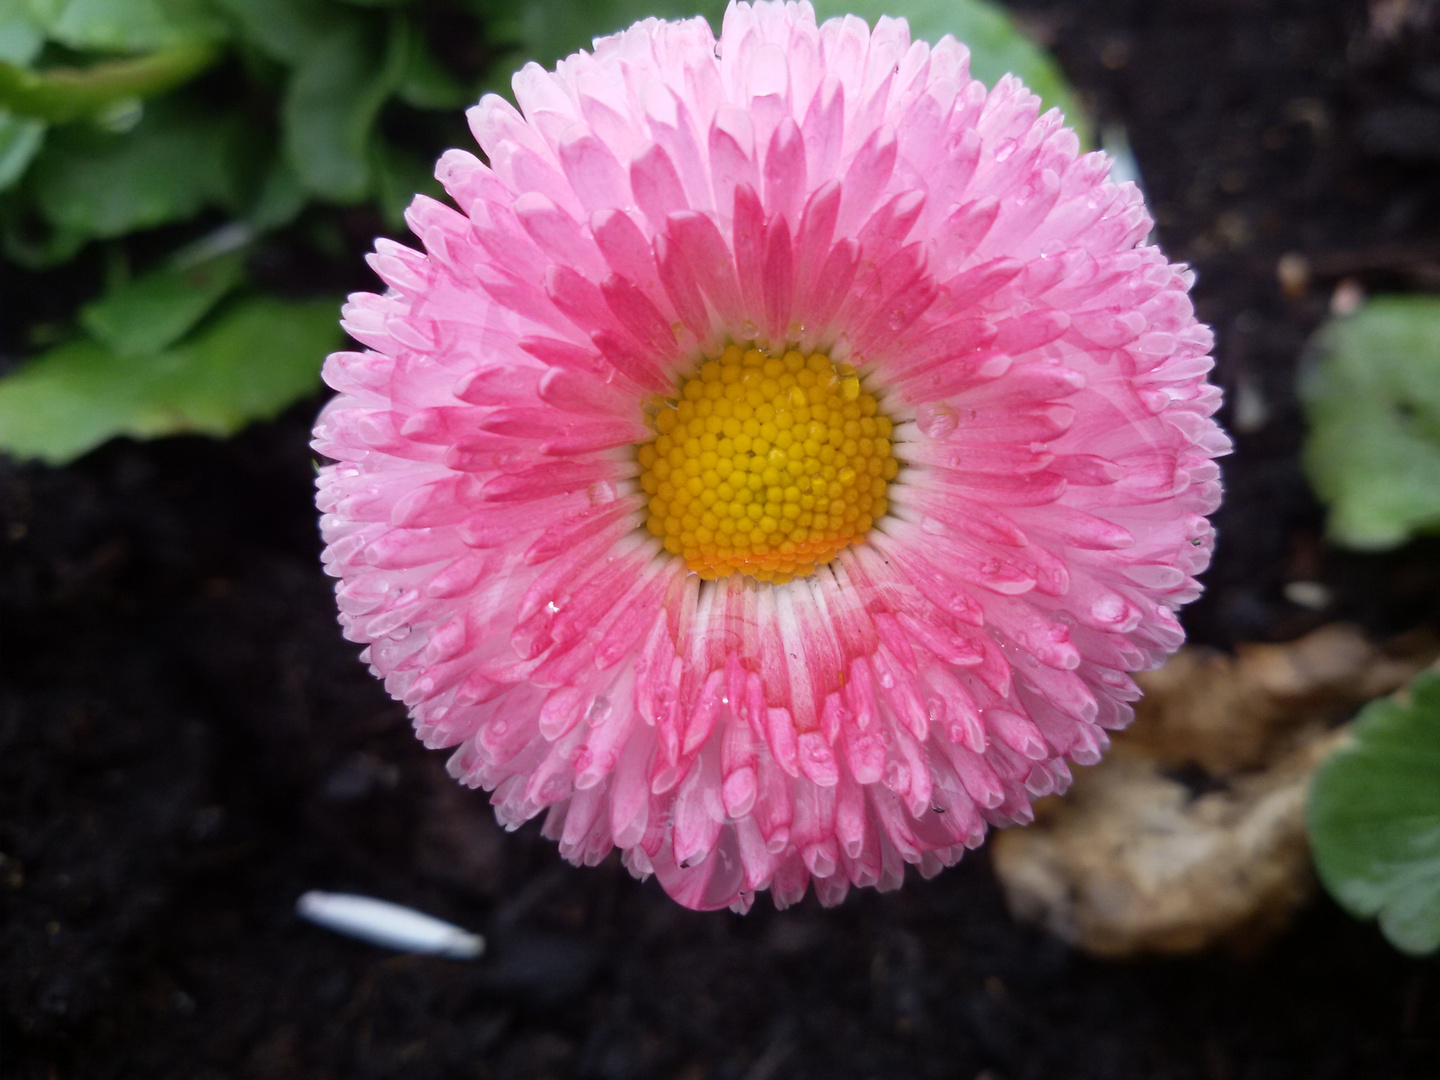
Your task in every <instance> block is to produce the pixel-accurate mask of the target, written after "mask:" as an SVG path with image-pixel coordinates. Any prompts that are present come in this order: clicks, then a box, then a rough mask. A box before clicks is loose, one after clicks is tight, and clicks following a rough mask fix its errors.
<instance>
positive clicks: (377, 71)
mask: <svg viewBox="0 0 1440 1080" xmlns="http://www.w3.org/2000/svg"><path fill="white" fill-rule="evenodd" d="M389 25H390V33H389V34H382V33H380V30H381V26H380V24H377V23H376V22H375V21H373V20H370V19H363V18H360V17H358V16H357V17H356V18H355V19H352V20H347V21H346V22H344V23H343V24H341V25H339V26H338V27H337V28H336V29H335V30H334V31H333V32H331V33H329V34H327V35H326V36H324V37H323V38H321V39H320V40H319V41H318V42H317V43H316V45H315V46H314V48H313V49H312V50H311V52H310V53H309V55H308V56H306V57H305V58H304V59H303V60H302V61H301V62H300V64H299V66H298V67H296V69H295V72H294V74H293V75H292V76H291V79H290V85H289V87H288V88H287V90H286V94H285V102H284V104H283V105H282V107H281V118H282V123H283V126H284V140H285V152H286V156H287V158H288V160H289V162H290V166H291V168H293V169H294V170H295V175H296V176H297V177H299V179H300V183H301V186H303V187H304V188H305V189H306V190H307V191H309V192H311V193H312V194H315V195H319V196H321V197H323V198H327V199H332V200H334V201H336V202H341V203H353V202H358V201H360V200H361V199H363V198H365V196H366V195H368V194H369V193H370V189H371V180H372V177H371V174H370V136H371V133H372V132H373V130H374V127H375V118H376V117H377V116H378V115H379V112H380V106H381V105H383V104H384V103H385V99H386V98H388V97H389V96H390V95H391V93H392V92H393V91H394V90H395V87H396V86H397V85H399V82H400V78H401V76H402V74H403V73H404V70H405V60H406V57H407V55H408V53H409V28H408V24H406V23H405V22H404V21H403V20H400V19H395V20H392V21H391V22H390V24H389Z"/></svg>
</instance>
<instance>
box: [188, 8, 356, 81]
mask: <svg viewBox="0 0 1440 1080" xmlns="http://www.w3.org/2000/svg"><path fill="white" fill-rule="evenodd" d="M214 3H215V6H216V7H217V8H219V9H220V10H221V11H223V12H225V13H226V14H227V15H228V16H229V17H230V18H231V20H232V21H233V22H234V24H235V26H236V27H237V29H238V30H239V32H240V34H241V36H242V37H244V38H245V40H247V41H249V42H250V43H251V44H252V45H254V46H255V47H256V48H257V49H259V50H260V51H261V52H262V53H264V54H265V55H266V56H268V57H270V58H271V59H272V60H278V61H279V62H280V63H282V64H287V65H292V66H293V65H295V64H298V63H300V62H301V61H302V60H304V59H305V57H306V56H308V55H309V54H310V53H311V52H312V51H313V50H314V48H315V46H316V45H318V44H319V43H320V41H321V40H322V39H324V38H325V37H326V36H327V35H329V34H332V33H334V32H335V30H336V29H337V28H338V27H340V26H342V25H344V23H345V22H346V20H347V19H348V18H349V17H350V16H349V15H348V14H347V12H346V11H345V10H344V9H343V8H339V7H337V6H336V5H335V4H332V3H329V2H328V0H214Z"/></svg>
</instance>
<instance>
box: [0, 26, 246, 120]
mask: <svg viewBox="0 0 1440 1080" xmlns="http://www.w3.org/2000/svg"><path fill="white" fill-rule="evenodd" d="M219 55H220V54H219V51H218V50H217V49H215V47H214V46H211V45H205V44H191V45H177V46H176V47H175V48H173V49H166V50H164V51H161V52H156V53H151V54H150V55H149V56H141V57H136V58H134V59H126V60H106V61H102V62H101V63H98V64H93V65H91V66H90V67H87V68H50V69H48V70H45V71H31V70H30V69H29V68H25V67H21V66H19V65H18V64H12V63H9V62H8V61H3V60H0V108H4V109H8V110H9V111H10V112H12V113H14V114H15V115H17V116H32V117H35V118H37V119H40V120H49V121H50V122H52V123H66V122H68V121H71V120H78V119H80V118H82V117H87V116H97V115H100V114H102V113H104V112H106V111H108V110H109V109H111V108H113V107H114V106H115V105H117V104H119V103H121V102H125V101H131V100H135V99H140V98H148V97H154V96H156V95H157V94H161V93H164V92H165V91H166V90H171V89H174V88H175V87H177V86H179V85H180V84H181V83H184V82H187V81H188V80H190V79H193V78H194V77H195V76H196V75H198V74H200V72H202V71H204V70H205V69H206V68H207V67H209V66H210V65H211V64H212V63H214V62H215V59H216V58H217V57H218V56H219Z"/></svg>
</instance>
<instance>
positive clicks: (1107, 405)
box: [315, 3, 1228, 910]
mask: <svg viewBox="0 0 1440 1080" xmlns="http://www.w3.org/2000/svg"><path fill="white" fill-rule="evenodd" d="M968 58H969V54H968V53H967V51H966V49H965V47H964V46H963V45H961V44H959V43H958V42H956V41H954V40H953V39H951V38H945V39H943V40H942V41H940V42H939V43H937V44H935V45H933V46H932V45H927V44H926V43H924V42H919V41H916V42H912V41H911V40H910V36H909V31H908V29H907V27H906V24H905V23H904V22H903V21H900V20H892V19H881V20H880V22H879V23H878V24H877V25H876V26H875V28H874V29H873V30H871V29H869V28H868V27H867V26H866V24H865V23H864V22H863V21H861V20H860V19H858V18H855V17H848V18H845V19H835V20H832V21H829V22H827V23H825V24H824V25H821V26H817V25H816V22H815V17H814V13H813V11H812V10H811V8H810V6H809V4H807V3H788V4H781V3H757V4H755V5H753V6H751V5H748V4H743V3H732V5H731V6H730V9H729V10H728V11H727V13H726V16H725V24H724V30H723V32H722V33H721V35H720V37H719V39H718V40H717V39H716V38H715V37H714V36H713V35H712V33H711V30H710V28H709V27H708V26H707V25H706V23H705V22H704V21H703V20H701V19H691V20H689V21H684V22H663V21H659V20H655V19H649V20H646V21H644V22H640V23H637V24H636V25H635V26H633V27H631V28H630V29H629V30H627V31H625V32H623V33H621V34H617V35H615V36H614V37H609V38H605V39H603V40H599V41H597V42H596V43H595V51H594V52H593V53H584V52H582V53H577V54H575V55H574V56H571V57H569V58H568V59H566V60H563V61H561V62H560V64H559V65H558V66H557V69H556V70H555V71H554V72H553V73H552V72H547V71H544V70H542V69H541V68H540V67H538V66H537V65H534V64H531V65H529V66H527V67H526V68H525V69H524V70H522V71H521V72H520V73H519V74H517V75H516V76H515V80H514V88H515V96H516V99H517V100H518V101H519V103H520V111H519V112H517V111H516V110H515V109H514V108H512V107H511V106H510V105H509V104H507V103H506V102H505V101H504V100H502V99H501V98H499V97H494V96H491V97H487V98H485V99H484V100H483V101H481V102H480V104H479V105H477V106H476V107H475V108H474V109H472V110H471V112H470V123H471V128H472V130H473V131H474V133H475V137H476V139H477V141H478V142H479V144H480V147H481V149H482V150H483V151H484V153H485V156H486V157H487V158H488V165H487V164H485V163H482V162H481V161H480V160H479V159H478V158H477V157H475V156H474V155H473V154H470V153H467V152H465V151H462V150H452V151H450V152H448V153H447V154H445V155H444V157H442V158H441V159H440V163H439V167H438V171H437V175H438V177H439V179H440V180H441V182H442V183H443V184H444V185H445V188H446V190H447V191H448V192H449V194H450V196H451V197H452V198H453V199H454V201H455V203H456V204H457V205H458V206H459V208H460V212H457V211H455V210H454V209H451V208H449V207H447V206H444V205H442V204H440V203H438V202H435V201H433V200H430V199H426V198H423V197H421V198H417V199H416V201H415V203H414V205H413V206H412V207H411V210H410V213H409V221H410V224H411V226H412V228H413V229H414V231H415V234H416V236H418V237H419V238H420V240H421V242H422V243H423V245H424V252H423V253H421V252H417V251H413V250H411V249H409V248H407V247H404V246H401V245H399V244H395V243H391V242H389V241H383V240H382V241H380V242H378V243H377V245H376V253H375V255H374V256H373V257H372V259H371V265H372V266H373V267H374V269H375V270H376V272H377V273H378V274H379V275H380V276H381V277H382V278H383V279H384V280H385V282H386V284H387V285H388V286H389V289H388V291H387V292H386V293H385V294H384V295H383V296H380V295H371V294H359V295H356V296H354V297H352V298H351V300H350V303H349V305H348V307H347V308H346V311H345V323H344V325H345V327H346V328H347V330H348V331H349V332H350V334H351V336H352V337H354V338H355V339H356V340H358V341H360V342H361V343H363V344H364V345H365V346H367V351H365V352H346V353H337V354H335V355H334V356H331V357H330V358H329V360H328V361H327V363H326V365H325V378H326V381H327V382H328V383H329V384H330V385H331V386H332V387H334V388H335V389H336V390H337V391H338V392H339V395H340V396H338V397H337V398H335V400H334V401H332V402H331V403H330V404H329V405H328V406H327V407H326V408H325V410H324V412H323V413H322V414H321V416H320V418H319V420H318V422H317V424H316V428H315V447H316V449H318V450H319V451H320V452H321V453H323V454H325V455H327V456H328V457H330V458H332V459H334V461H335V464H332V465H330V466H328V467H326V468H325V469H324V470H322V473H321V477H320V482H319V487H320V495H319V505H320V508H321V510H322V511H323V515H324V516H323V521H322V528H323V531H324V537H325V540H326V543H327V545H328V546H327V548H326V551H325V556H324V558H325V565H326V567H327V569H328V570H329V572H330V573H331V574H333V575H335V576H336V577H338V578H340V584H339V587H338V594H337V595H338V598H339V605H340V611H341V615H340V621H341V623H342V624H343V626H344V628H345V632H346V635H347V636H348V637H350V638H351V639H352V640H356V641H363V642H366V643H367V644H368V647H367V648H366V650H365V653H364V654H363V655H364V656H365V658H366V659H367V661H368V663H369V664H370V667H371V670H372V671H373V672H374V673H375V674H376V675H378V676H380V677H382V678H383V679H384V680H385V685H386V688H387V689H388V690H389V691H390V693H391V694H393V695H394V696H395V697H396V698H398V699H400V700H401V701H403V702H404V703H405V704H406V705H407V706H408V707H409V709H410V713H411V716H412V717H413V719H414V723H415V726H416V729H417V731H418V732H419V735H420V737H421V738H422V739H423V740H424V742H425V743H426V745H428V746H432V747H455V748H456V749H455V752H454V754H453V756H452V757H451V758H450V770H451V772H452V773H453V774H454V775H455V776H456V777H457V778H458V779H460V780H461V781H463V782H464V783H466V784H469V785H471V786H474V787H481V788H484V789H486V790H487V791H491V792H493V795H492V801H493V802H494V804H495V807H496V813H497V814H498V816H499V819H500V821H501V822H502V823H503V824H505V825H506V826H507V827H510V828H514V827H517V826H519V825H520V824H521V823H522V822H524V821H527V820H529V819H530V818H533V817H535V816H536V815H538V814H540V813H542V812H545V813H546V814H547V817H546V822H545V832H546V835H548V836H550V837H552V838H554V839H556V840H558V841H559V845H560V851H561V853H562V854H563V855H564V856H565V857H566V858H568V859H570V860H572V861H574V862H577V863H579V862H584V863H586V864H594V863H596V862H598V861H599V860H600V859H603V858H604V857H605V856H606V854H607V853H608V852H609V851H610V850H611V849H612V848H619V849H620V850H621V852H622V856H623V859H624V862H625V865H626V866H627V867H629V869H630V870H631V871H632V872H634V873H635V874H637V875H646V874H651V873H653V874H655V875H656V876H657V877H658V878H659V880H660V882H661V884H662V885H663V886H664V888H665V889H666V890H667V891H668V892H669V893H670V895H671V896H673V897H674V898H675V899H676V900H678V901H679V902H680V903H682V904H685V905H686V906H689V907H693V908H717V907H724V906H730V907H733V908H736V909H738V910H744V909H746V908H748V907H749V905H750V904H751V903H752V902H753V901H754V897H755V894H756V893H757V892H759V891H762V890H765V889H769V890H770V891H771V893H772V895H773V897H774V899H775V902H776V903H777V904H778V905H781V906H783V905H785V904H789V903H793V902H795V901H796V900H798V899H799V898H800V897H802V896H803V895H804V893H805V890H806V888H807V886H808V885H809V884H810V883H812V882H813V884H814V886H815V891H816V893H817V895H818V896H819V899H820V901H821V902H822V903H825V904H834V903H838V902H839V901H840V900H841V899H842V898H843V897H844V896H845V894H846V891H847V889H848V888H849V886H850V885H852V884H854V885H860V886H866V885H874V886H877V887H879V888H895V887H897V886H898V885H899V884H900V883H901V881H902V879H903V877H904V867H905V865H906V864H907V863H909V864H912V865H915V866H917V867H919V869H920V872H921V873H922V874H924V875H927V876H928V875H931V874H934V873H936V872H937V871H938V870H939V869H940V868H941V867H942V866H946V865H950V864H952V863H954V862H955V861H956V860H957V859H959V858H960V856H961V854H962V853H963V852H964V851H965V849H966V848H971V847H975V846H976V845H978V844H979V843H981V841H982V839H983V838H984V835H985V832H986V829H987V826H989V825H996V826H1000V825H1007V824H1011V823H1015V822H1025V821H1029V820H1030V818H1031V809H1030V800H1031V799H1032V798H1035V797H1037V796H1041V795H1047V794H1050V793H1052V792H1057V791H1061V790H1063V789H1064V788H1065V787H1066V785H1067V784H1069V782H1070V772H1069V769H1068V766H1067V761H1069V762H1075V763H1078V764H1090V763H1092V762H1094V761H1096V760H1097V759H1098V758H1099V757H1100V755H1101V753H1102V752H1103V751H1104V749H1105V747H1106V744H1107V739H1106V730H1107V729H1113V728H1118V727H1121V726H1123V725H1124V724H1125V723H1126V722H1128V721H1129V719H1130V717H1131V715H1132V713H1131V708H1130V706H1129V705H1128V704H1127V703H1128V702H1130V701H1132V700H1134V699H1135V698H1136V697H1137V696H1138V693H1139V691H1138V690H1137V689H1136V686H1135V683H1134V682H1133V681H1132V680H1131V679H1130V677H1129V675H1128V674H1127V673H1128V672H1131V671H1135V670H1137V669H1141V668H1148V667H1153V666H1155V665H1156V664H1158V663H1160V662H1161V660H1162V659H1163V658H1164V657H1165V656H1166V655H1167V654H1168V653H1169V652H1171V651H1173V650H1174V649H1175V648H1176V647H1177V646H1178V645H1179V644H1180V643H1181V641H1182V639H1183V637H1184V634H1183V631H1182V630H1181V627H1180V624H1179V623H1178V621H1177V620H1176V617H1175V610H1176V609H1177V608H1178V607H1179V606H1180V605H1182V604H1184V603H1186V602H1187V601H1189V600H1191V599H1193V598H1194V597H1195V596H1196V595H1197V594H1198V592H1199V586H1198V585H1197V584H1196V582H1195V580H1194V576H1193V575H1195V574H1196V573H1198V572H1199V571H1200V570H1201V569H1203V568H1204V567H1205V565H1206V564H1207V562H1208V560H1209V557H1210V549H1211V530H1210V526H1209V524H1208V523H1207V521H1206V519H1205V515H1206V514H1208V513H1209V512H1211V511H1212V510H1214V508H1215V506H1216V505H1217V503H1218V501H1219V498H1220V488H1219V484H1218V481H1217V477H1218V470H1217V468H1216V466H1215V463H1214V462H1213V460H1212V459H1213V458H1214V457H1216V456H1217V455H1220V454H1223V453H1225V452H1226V450H1227V449H1228V443H1227V441H1226V438H1225V436H1224V435H1223V434H1222V433H1221V432H1220V430H1219V429H1218V428H1217V427H1216V425H1215V424H1214V423H1213V422H1212V421H1211V420H1210V416H1211V414H1212V413H1213V412H1214V411H1215V409H1216V408H1217V406H1218V405H1219V400H1220V395H1219V391H1218V390H1217V389H1216V388H1215V387H1213V386H1211V385H1209V384H1208V383H1207V382H1206V381H1205V376H1206V373H1207V372H1208V371H1209V369H1210V367H1211V363H1212V362H1211V360H1210V358H1209V356H1208V355H1207V354H1208V352H1209V350H1210V347H1211V343H1212V338H1211V334H1210V332H1209V331H1208V330H1207V329H1206V328H1205V327H1203V326H1201V325H1199V324H1198V323H1197V322H1196V321H1195V317H1194V313H1193V308H1192V306H1191V304H1190V301H1189V299H1188V297H1187V289H1188V287H1189V285H1190V283H1191V275H1190V274H1189V272H1188V271H1186V270H1185V269H1184V268H1183V267H1177V266H1173V265H1171V264H1170V263H1168V262H1167V261H1166V260H1165V257H1164V256H1163V255H1161V254H1160V252H1159V251H1158V250H1156V249H1155V248H1154V247H1152V246H1149V245H1148V244H1146V242H1145V238H1146V235H1147V234H1148V233H1149V231H1150V227H1151V221H1150V218H1149V217H1148V216H1147V214H1146V212H1145V209H1144V206H1143V205H1142V202H1141V197H1140V193H1139V192H1138V190H1137V189H1136V188H1135V187H1134V186H1133V185H1131V184H1118V185H1117V184H1114V183H1111V182H1110V181H1108V180H1107V179H1106V177H1107V172H1108V167H1109V166H1108V162H1107V160H1106V158H1105V157H1104V156H1103V155H1101V154H1098V153H1092V154H1083V155H1082V154H1080V153H1079V143H1078V141H1077V139H1076V136H1075V134H1074V132H1073V131H1071V130H1070V129H1068V128H1066V127H1065V126H1064V125H1063V123H1062V119H1061V117H1060V116H1059V114H1058V113H1056V112H1054V111H1051V112H1048V113H1046V114H1044V115H1039V110H1038V105H1039V101H1038V99H1037V98H1036V97H1035V95H1033V94H1031V93H1029V92H1028V91H1027V90H1026V89H1025V88H1024V86H1022V85H1021V84H1020V83H1019V82H1018V81H1017V80H1015V79H1014V78H1011V77H1007V78H1004V79H1002V80H1001V81H1000V82H999V84H997V85H996V87H995V88H994V89H993V90H991V91H989V92H987V91H986V89H985V88H984V86H983V85H982V84H981V83H979V82H977V81H975V80H974V79H971V78H970V77H969V74H968Z"/></svg>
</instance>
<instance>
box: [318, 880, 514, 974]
mask: <svg viewBox="0 0 1440 1080" xmlns="http://www.w3.org/2000/svg"><path fill="white" fill-rule="evenodd" d="M295 913H296V914H297V915H299V916H300V917H301V918H302V919H305V920H306V921H307V922H312V923H314V924H315V925H316V926H323V927H324V928H325V929H327V930H333V931H334V932H335V933H337V934H344V935H346V936H347V937H353V938H358V939H359V940H361V941H368V942H370V944H372V945H379V946H381V947H382V948H386V949H394V950H396V951H397V952H407V953H420V954H423V955H426V956H443V957H445V958H447V959H450V960H474V959H475V958H476V957H478V956H479V955H480V954H481V953H483V952H484V951H485V939H484V938H482V937H481V936H480V935H479V934H472V933H470V932H469V931H468V930H464V929H462V928H461V927H458V926H456V925H455V924H454V923H448V922H445V921H444V920H442V919H437V918H435V917H434V916H433V915H426V914H425V913H424V912H420V911H416V910H415V909H414V908H408V907H402V906H401V905H399V904H392V903H389V902H388V901H385V900H376V899H375V898H374V897H371V896H357V895H355V894H353V893H331V892H319V891H316V890H312V891H310V892H307V893H302V894H301V896H300V898H299V899H298V900H296V901H295Z"/></svg>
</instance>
